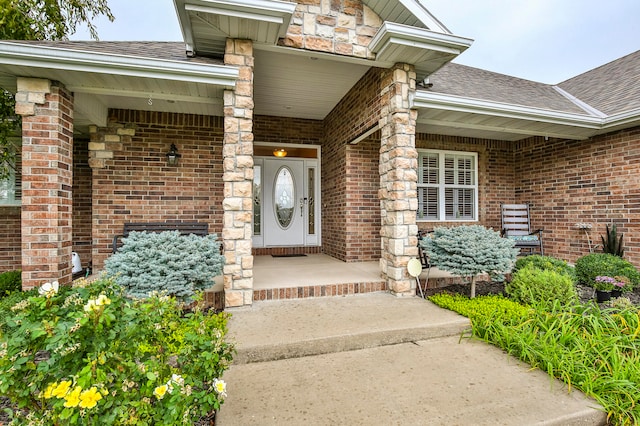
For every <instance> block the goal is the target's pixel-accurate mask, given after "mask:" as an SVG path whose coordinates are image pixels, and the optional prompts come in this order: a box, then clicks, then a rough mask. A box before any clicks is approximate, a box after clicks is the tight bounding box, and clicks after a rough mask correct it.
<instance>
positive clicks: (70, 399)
mask: <svg viewBox="0 0 640 426" xmlns="http://www.w3.org/2000/svg"><path fill="white" fill-rule="evenodd" d="M80 392H82V388H81V387H80V386H76V387H75V388H74V389H73V390H72V391H71V392H69V393H68V394H67V396H65V397H64V406H65V407H67V408H73V407H77V406H78V404H79V403H80Z"/></svg>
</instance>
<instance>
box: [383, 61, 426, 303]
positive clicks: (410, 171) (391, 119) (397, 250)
mask: <svg viewBox="0 0 640 426" xmlns="http://www.w3.org/2000/svg"><path fill="white" fill-rule="evenodd" d="M415 79H416V74H415V70H414V68H413V66H411V65H406V64H396V65H395V66H394V67H392V68H391V69H389V70H385V71H384V72H383V75H382V81H381V91H380V97H381V99H382V112H381V114H380V133H381V137H380V192H379V198H380V206H381V217H382V228H381V231H380V234H381V237H382V258H381V259H380V267H381V269H382V272H383V274H384V275H385V276H386V277H387V284H388V287H389V290H390V291H391V292H393V293H395V294H396V295H414V294H415V288H412V287H414V286H413V279H411V277H410V276H409V274H408V273H407V263H408V262H409V259H411V258H412V257H417V255H418V248H417V237H416V234H417V232H418V227H417V225H416V211H417V210H418V198H417V196H418V193H417V183H418V174H417V169H418V152H417V151H416V147H415V129H416V119H417V111H415V110H412V109H410V106H409V98H410V94H411V92H413V91H415V89H416V81H415Z"/></svg>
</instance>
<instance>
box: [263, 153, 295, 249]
mask: <svg viewBox="0 0 640 426" xmlns="http://www.w3.org/2000/svg"><path fill="white" fill-rule="evenodd" d="M263 197H264V204H263V205H264V222H263V223H264V231H263V235H264V245H265V246H266V247H273V246H301V245H304V242H305V241H304V240H305V238H304V223H305V217H304V215H305V198H304V197H305V195H304V160H302V159H300V160H296V159H284V160H283V159H265V160H264V193H263Z"/></svg>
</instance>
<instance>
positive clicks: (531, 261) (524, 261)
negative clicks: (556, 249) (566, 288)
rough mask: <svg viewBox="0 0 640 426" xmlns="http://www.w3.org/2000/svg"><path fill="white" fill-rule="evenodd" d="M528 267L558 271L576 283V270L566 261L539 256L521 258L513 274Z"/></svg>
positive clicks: (517, 261)
mask: <svg viewBox="0 0 640 426" xmlns="http://www.w3.org/2000/svg"><path fill="white" fill-rule="evenodd" d="M527 265H533V266H534V267H536V268H538V269H543V270H552V271H556V272H558V273H560V274H564V275H568V276H570V277H571V278H572V279H573V280H574V281H575V276H576V272H575V268H574V267H573V266H571V265H569V264H568V263H567V262H566V261H564V260H561V259H556V258H555V257H551V256H541V255H539V254H534V255H531V256H525V257H521V258H519V259H518V260H516V265H515V266H514V268H513V273H514V274H515V273H516V272H518V271H519V270H520V269H522V268H524V267H525V266H527Z"/></svg>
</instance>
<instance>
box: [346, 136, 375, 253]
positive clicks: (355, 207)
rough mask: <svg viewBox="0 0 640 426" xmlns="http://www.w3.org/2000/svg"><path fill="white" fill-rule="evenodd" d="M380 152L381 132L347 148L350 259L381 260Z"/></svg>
mask: <svg viewBox="0 0 640 426" xmlns="http://www.w3.org/2000/svg"><path fill="white" fill-rule="evenodd" d="M379 151H380V139H379V135H378V137H377V138H375V137H373V138H368V139H366V140H364V141H361V142H360V143H358V144H357V145H348V146H347V148H346V156H347V159H346V164H347V167H346V193H345V197H346V201H345V209H346V211H347V212H348V214H347V215H346V229H345V234H346V235H345V249H346V255H345V260H346V261H347V262H364V261H369V260H378V259H380V200H379V199H378V190H379V189H380V175H379V173H378V167H379V164H380V155H379Z"/></svg>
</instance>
